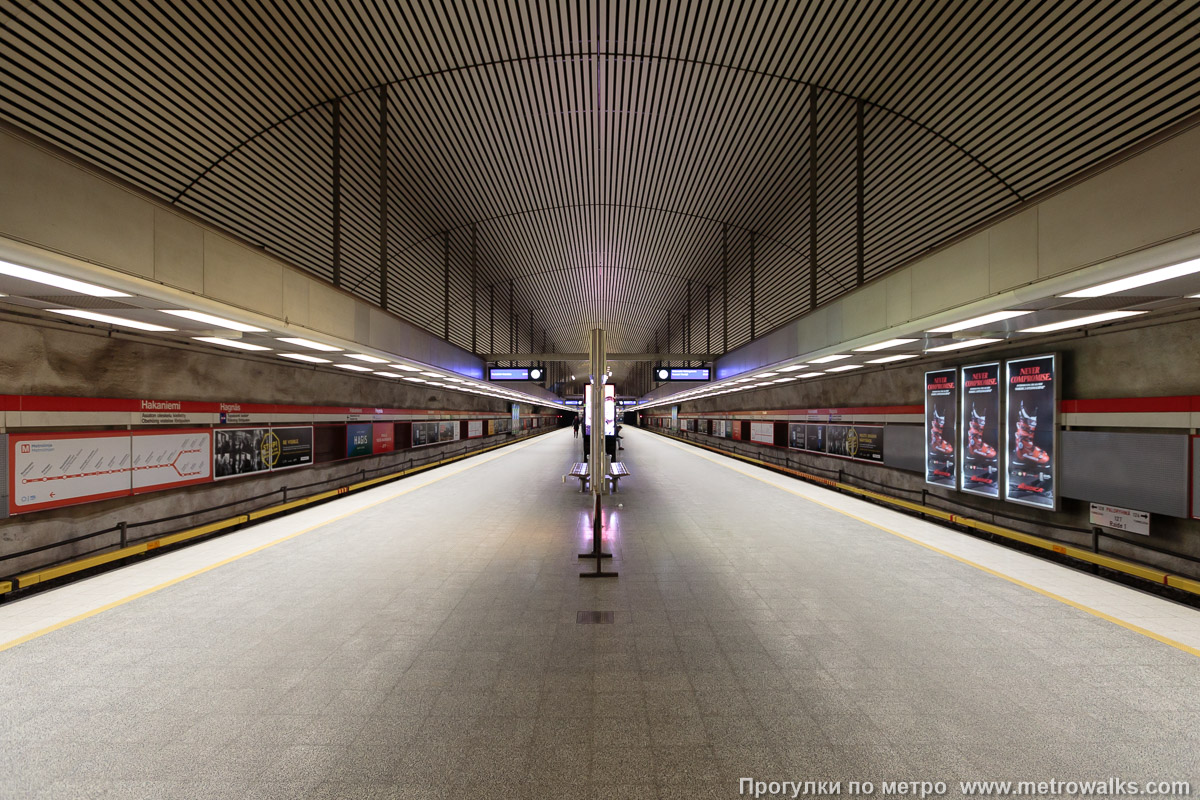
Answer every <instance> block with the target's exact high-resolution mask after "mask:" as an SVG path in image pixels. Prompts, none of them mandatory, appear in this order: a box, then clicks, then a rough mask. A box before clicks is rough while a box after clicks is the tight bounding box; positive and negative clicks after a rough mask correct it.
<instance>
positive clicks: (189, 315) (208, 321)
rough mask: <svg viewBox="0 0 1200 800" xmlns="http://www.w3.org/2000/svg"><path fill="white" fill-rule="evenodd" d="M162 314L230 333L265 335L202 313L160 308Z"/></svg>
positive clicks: (256, 328)
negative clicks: (213, 326) (225, 329)
mask: <svg viewBox="0 0 1200 800" xmlns="http://www.w3.org/2000/svg"><path fill="white" fill-rule="evenodd" d="M159 310H160V311H162V313H164V314H170V315H172V316H175V317H183V318H185V319H190V320H193V321H195V322H203V323H204V324H205V325H215V326H216V327H218V328H228V329H229V330H231V331H241V332H242V333H266V332H267V329H266V328H258V327H255V326H254V325H246V324H244V323H241V322H234V321H233V320H231V319H225V318H224V317H214V316H213V315H212V314H205V313H204V312H203V311H191V310H189V309H186V308H182V309H176V308H162V309H159Z"/></svg>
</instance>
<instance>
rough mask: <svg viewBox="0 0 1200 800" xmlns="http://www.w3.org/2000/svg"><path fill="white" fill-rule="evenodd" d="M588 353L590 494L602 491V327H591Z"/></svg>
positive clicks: (605, 341)
mask: <svg viewBox="0 0 1200 800" xmlns="http://www.w3.org/2000/svg"><path fill="white" fill-rule="evenodd" d="M588 355H589V356H590V358H591V373H592V406H591V410H592V435H591V441H590V442H589V443H588V444H589V445H590V447H589V450H588V462H589V466H590V467H591V470H590V474H591V484H592V494H594V495H598V494H600V493H601V492H602V491H604V475H605V473H606V471H607V470H606V469H605V467H606V465H605V463H604V456H605V454H604V383H605V381H606V375H605V364H606V363H607V362H608V339H607V337H606V335H605V331H604V329H603V328H593V329H592V337H591V343H590V347H589V353H588Z"/></svg>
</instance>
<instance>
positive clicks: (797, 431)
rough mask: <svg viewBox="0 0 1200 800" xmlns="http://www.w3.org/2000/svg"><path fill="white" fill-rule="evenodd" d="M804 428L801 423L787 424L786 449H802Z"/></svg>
mask: <svg viewBox="0 0 1200 800" xmlns="http://www.w3.org/2000/svg"><path fill="white" fill-rule="evenodd" d="M804 427H805V426H804V423H803V422H789V423H788V447H790V448H792V449H793V450H803V449H804Z"/></svg>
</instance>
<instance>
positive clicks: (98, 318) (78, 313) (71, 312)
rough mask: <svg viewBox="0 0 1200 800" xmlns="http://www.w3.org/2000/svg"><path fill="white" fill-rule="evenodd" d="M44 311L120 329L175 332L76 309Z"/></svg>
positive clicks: (135, 321) (145, 323) (49, 309)
mask: <svg viewBox="0 0 1200 800" xmlns="http://www.w3.org/2000/svg"><path fill="white" fill-rule="evenodd" d="M46 310H47V311H49V312H50V313H52V314H62V315H63V316H66V317H78V318H79V319H89V320H91V321H93V322H105V323H107V324H109V325H117V326H119V327H122V328H133V329H134V330H139V331H154V332H156V333H168V332H170V331H174V330H175V328H167V327H164V326H162V325H152V324H150V323H149V322H138V321H137V320H135V319H125V318H124V317H113V316H109V315H108V314H97V313H96V312H95V311H83V310H80V309H78V308H48V309H46Z"/></svg>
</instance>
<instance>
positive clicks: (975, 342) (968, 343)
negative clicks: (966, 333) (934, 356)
mask: <svg viewBox="0 0 1200 800" xmlns="http://www.w3.org/2000/svg"><path fill="white" fill-rule="evenodd" d="M999 341H1000V339H964V340H963V341H961V342H954V343H953V344H944V345H942V346H941V347H931V348H929V349H928V350H926V351H925V352H926V353H946V352H949V351H950V350H965V349H966V348H968V347H979V346H980V345H984V344H992V343H993V342H999Z"/></svg>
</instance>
